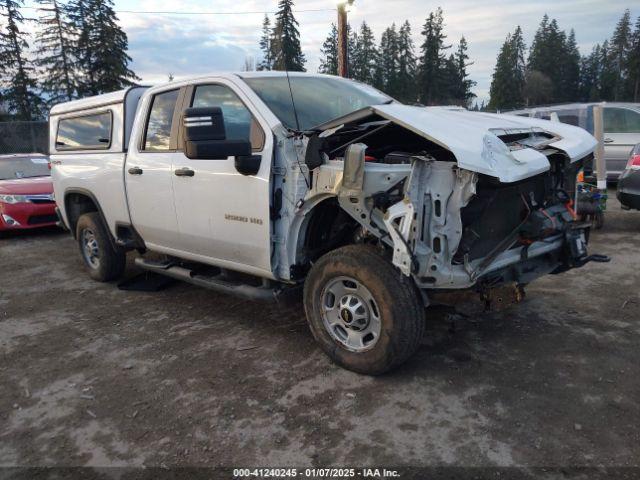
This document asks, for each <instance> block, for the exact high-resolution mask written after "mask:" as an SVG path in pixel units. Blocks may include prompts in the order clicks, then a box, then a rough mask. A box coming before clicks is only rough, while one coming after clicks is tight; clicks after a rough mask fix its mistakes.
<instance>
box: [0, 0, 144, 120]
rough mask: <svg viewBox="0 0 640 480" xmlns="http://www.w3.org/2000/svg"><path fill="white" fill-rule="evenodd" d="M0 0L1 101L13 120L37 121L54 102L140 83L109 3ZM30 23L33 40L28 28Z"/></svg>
mask: <svg viewBox="0 0 640 480" xmlns="http://www.w3.org/2000/svg"><path fill="white" fill-rule="evenodd" d="M36 4H37V9H36V12H37V18H35V19H34V18H27V17H25V16H24V15H23V13H22V11H23V9H24V0H0V18H1V19H2V24H3V25H2V30H1V31H0V102H1V103H2V106H3V110H5V113H4V116H5V117H7V118H9V119H12V120H37V119H40V118H43V117H44V116H45V115H46V112H47V110H48V108H49V107H50V106H51V105H53V104H55V103H59V102H64V101H68V100H73V99H75V98H82V97H86V96H89V95H98V94H101V93H106V92H112V91H115V90H119V89H121V88H124V87H126V86H129V85H132V84H133V82H135V81H137V80H139V78H138V77H137V76H136V75H135V73H134V72H133V71H132V70H131V69H130V68H129V63H130V62H131V58H130V57H129V56H128V55H127V49H128V39H127V35H126V33H125V32H124V31H123V30H122V28H120V26H119V25H118V18H117V16H116V13H115V12H114V10H113V1H112V0H68V1H63V0H36ZM29 23H35V24H36V29H35V32H36V33H35V38H32V37H31V36H30V35H29V34H28V33H27V31H28V29H27V28H26V27H27V24H29Z"/></svg>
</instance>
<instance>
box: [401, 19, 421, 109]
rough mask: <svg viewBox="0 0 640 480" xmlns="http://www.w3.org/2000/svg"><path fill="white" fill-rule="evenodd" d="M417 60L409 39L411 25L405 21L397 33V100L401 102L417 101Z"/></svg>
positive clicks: (411, 40) (411, 41)
mask: <svg viewBox="0 0 640 480" xmlns="http://www.w3.org/2000/svg"><path fill="white" fill-rule="evenodd" d="M417 69H418V66H417V60H416V55H415V52H414V45H413V39H412V38H411V25H410V24H409V21H408V20H407V21H405V22H404V24H403V25H402V27H400V31H399V33H398V72H397V79H396V82H397V98H398V100H400V101H401V102H405V103H411V102H415V101H416V99H417V96H418V94H417V91H416V73H417Z"/></svg>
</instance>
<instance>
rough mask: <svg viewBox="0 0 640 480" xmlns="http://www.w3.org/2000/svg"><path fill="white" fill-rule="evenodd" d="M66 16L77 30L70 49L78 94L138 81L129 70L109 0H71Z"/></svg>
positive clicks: (124, 42) (122, 34)
mask: <svg viewBox="0 0 640 480" xmlns="http://www.w3.org/2000/svg"><path fill="white" fill-rule="evenodd" d="M69 17H70V19H71V21H72V22H73V25H74V27H75V28H76V30H77V32H78V33H77V39H76V43H75V48H74V49H75V53H76V59H77V60H76V62H77V69H78V71H79V72H80V76H81V77H80V79H79V82H78V83H79V87H78V92H79V94H80V96H86V95H99V94H101V93H107V92H113V91H115V90H120V89H122V88H125V87H127V86H130V85H133V82H134V81H135V80H139V78H138V77H137V76H136V74H135V73H133V71H132V70H130V69H129V62H131V57H129V55H127V48H128V39H127V34H126V33H125V32H124V31H123V30H122V29H121V28H120V26H119V25H118V23H117V22H118V18H117V16H116V13H115V12H114V10H113V1H112V0H74V1H73V2H72V3H70V5H69Z"/></svg>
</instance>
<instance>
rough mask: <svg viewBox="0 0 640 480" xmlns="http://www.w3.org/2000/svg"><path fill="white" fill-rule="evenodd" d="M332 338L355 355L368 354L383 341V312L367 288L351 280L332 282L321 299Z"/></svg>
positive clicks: (347, 278)
mask: <svg viewBox="0 0 640 480" xmlns="http://www.w3.org/2000/svg"><path fill="white" fill-rule="evenodd" d="M320 298H321V300H322V321H323V323H324V327H325V328H326V329H327V332H329V335H331V337H332V338H333V339H334V340H337V341H338V342H339V343H340V344H341V345H344V346H345V347H346V348H347V349H348V350H350V351H352V352H365V351H367V350H370V349H371V348H373V347H374V346H375V344H376V343H377V342H378V339H379V338H380V332H381V330H382V322H381V320H380V309H379V308H378V305H377V304H376V301H375V300H374V299H373V295H371V292H370V291H369V289H368V288H367V287H365V286H364V285H362V284H361V283H360V282H359V281H358V280H356V279H354V278H351V277H337V278H334V279H332V280H331V281H330V282H329V283H328V284H327V285H326V287H325V288H324V290H323V291H322V295H321V297H320Z"/></svg>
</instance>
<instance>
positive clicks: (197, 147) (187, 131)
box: [181, 107, 251, 173]
mask: <svg viewBox="0 0 640 480" xmlns="http://www.w3.org/2000/svg"><path fill="white" fill-rule="evenodd" d="M181 128H182V137H183V138H184V154H185V155H186V156H187V158H190V159H192V160H226V159H227V158H228V157H242V156H251V142H250V141H249V140H227V136H226V131H225V127H224V117H223V115H222V109H221V108H220V107H204V108H187V109H186V110H185V111H184V114H183V115H182V125H181ZM240 173H242V172H240Z"/></svg>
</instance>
